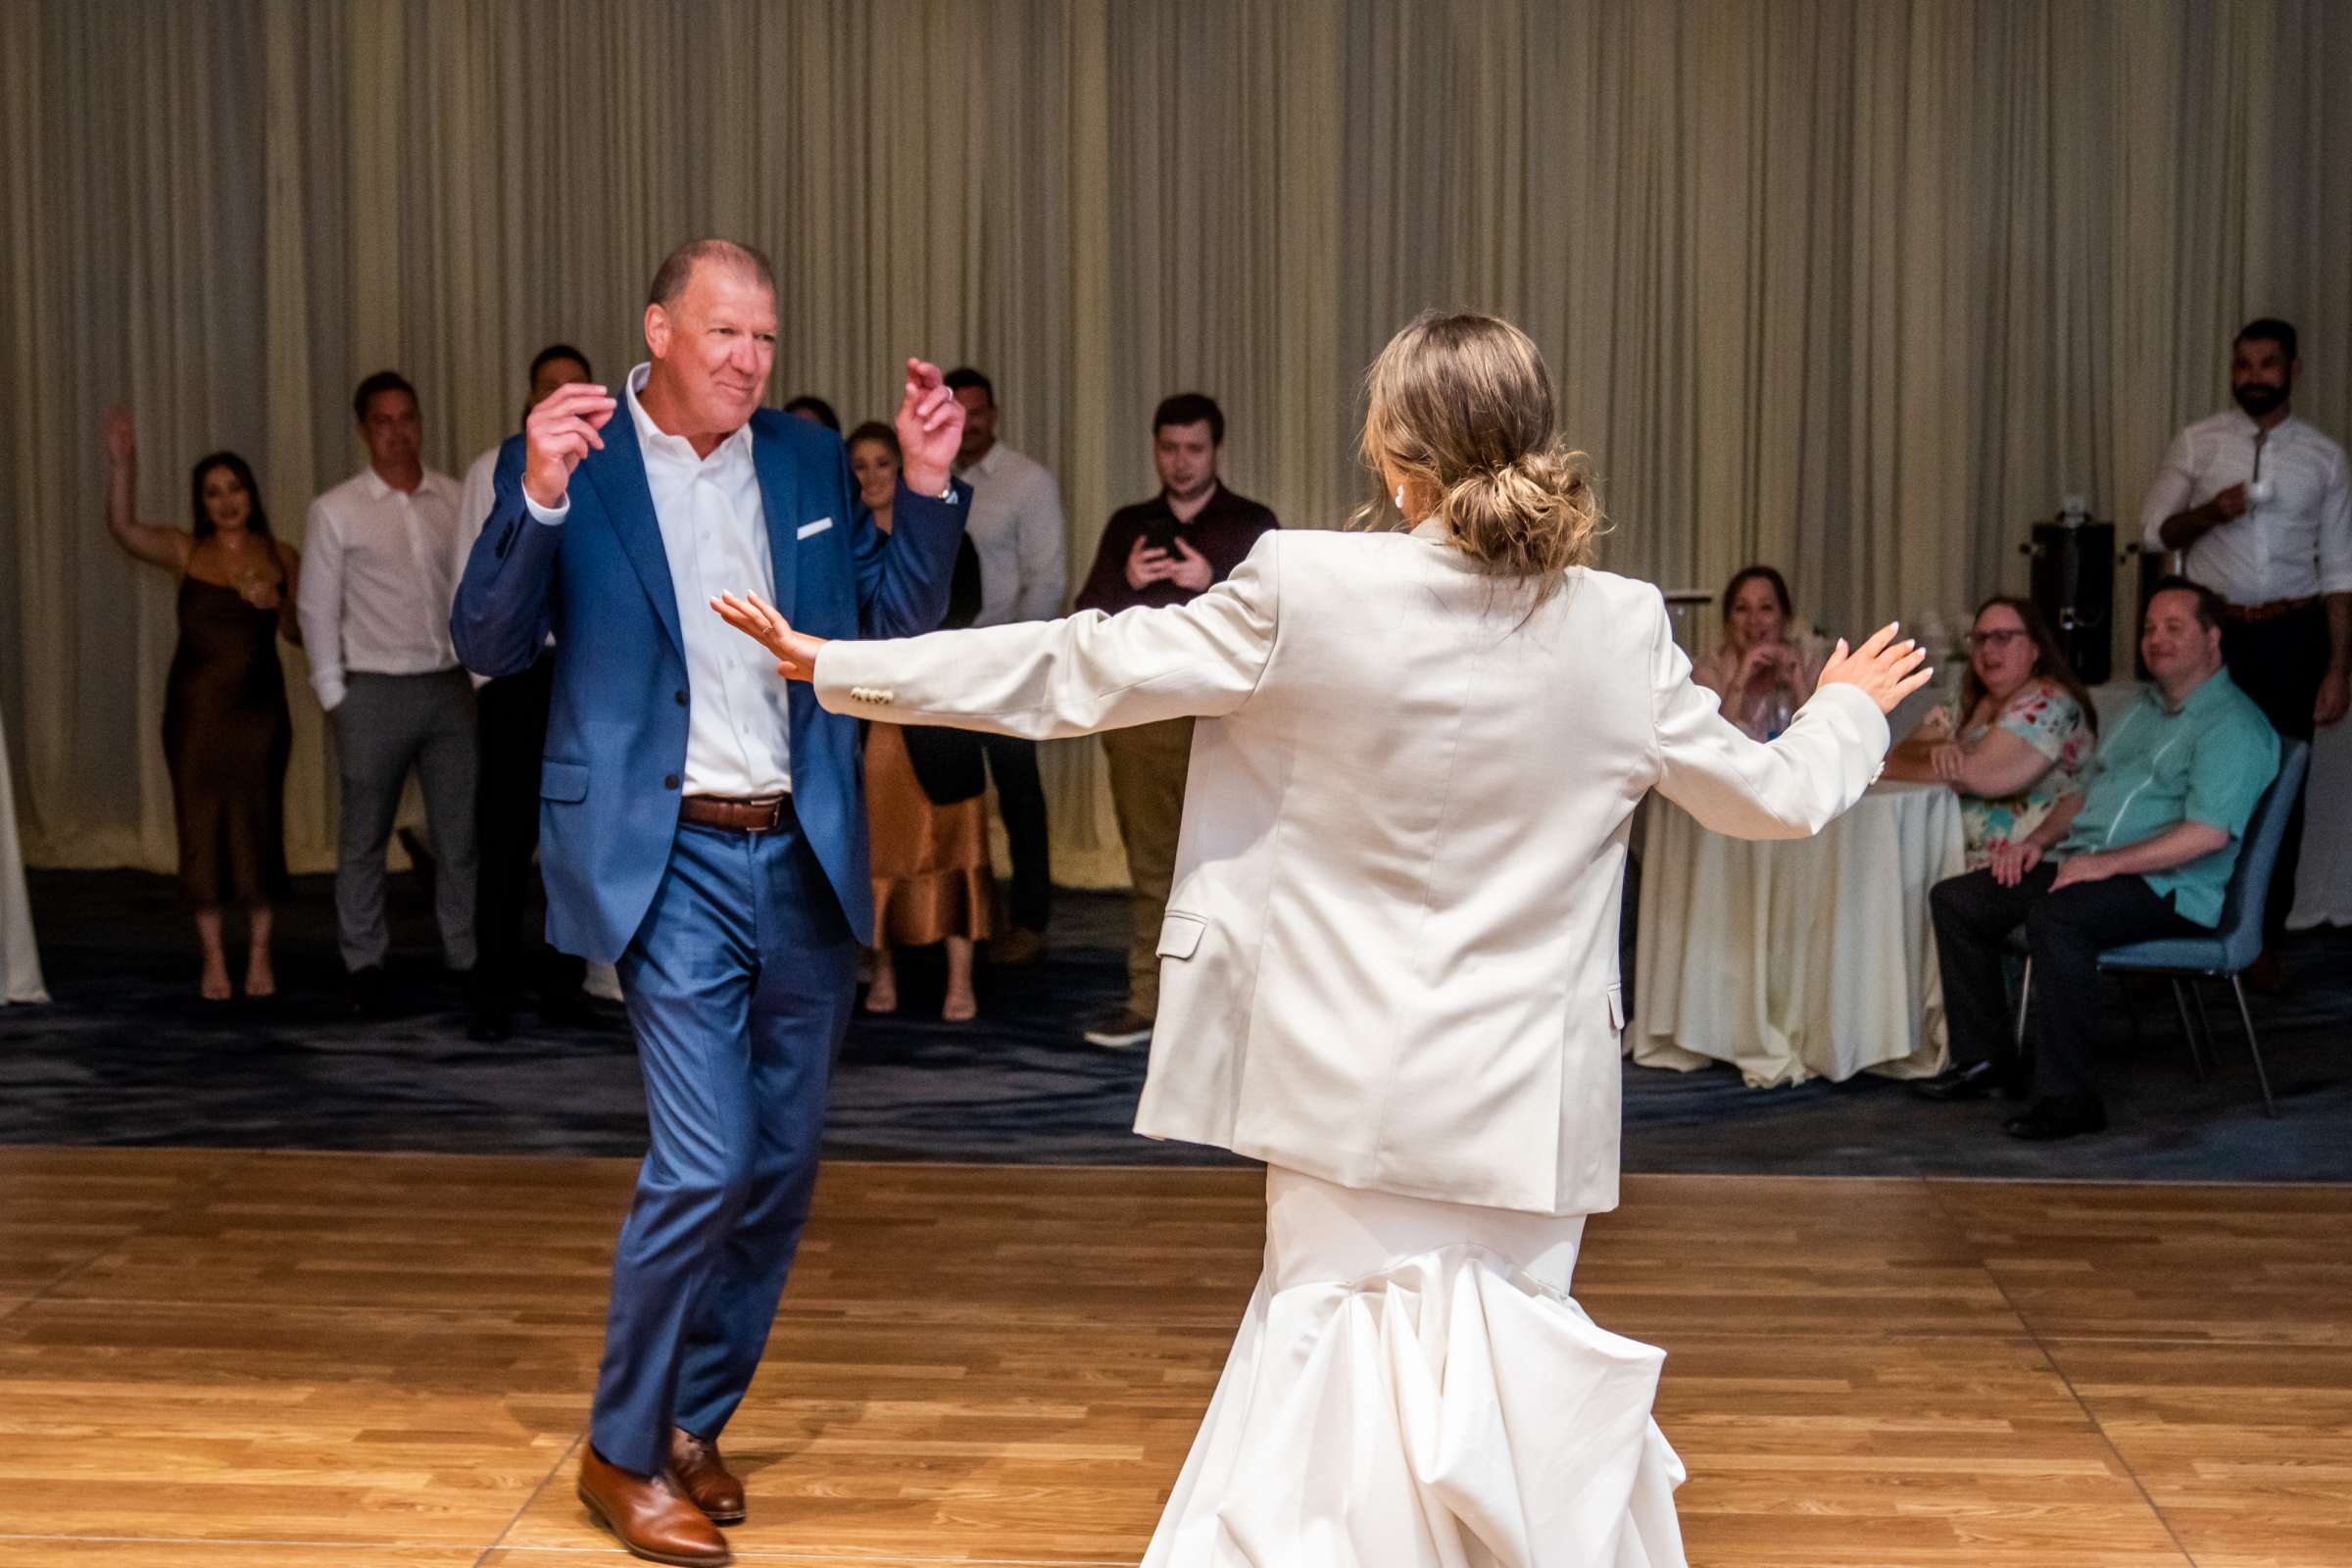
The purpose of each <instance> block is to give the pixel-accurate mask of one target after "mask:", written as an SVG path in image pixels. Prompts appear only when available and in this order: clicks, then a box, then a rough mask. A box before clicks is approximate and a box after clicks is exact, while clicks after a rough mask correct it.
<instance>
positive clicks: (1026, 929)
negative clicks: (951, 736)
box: [946, 365, 1069, 964]
mask: <svg viewBox="0 0 2352 1568" xmlns="http://www.w3.org/2000/svg"><path fill="white" fill-rule="evenodd" d="M946 385H947V387H948V389H949V390H950V391H952V392H954V393H955V394H956V402H958V403H960V404H962V405H963V444H962V446H961V447H960V448H958V449H957V451H956V478H958V479H961V480H963V481H964V482H965V483H966V484H969V485H970V486H971V487H972V516H971V520H970V522H968V523H966V524H965V525H964V537H966V538H968V539H970V540H971V542H972V551H973V554H975V555H977V556H978V557H979V558H980V613H979V615H978V616H977V617H976V618H974V620H973V621H972V624H973V625H975V626H1003V625H1006V624H1009V623H1010V622H1013V621H1019V620H1053V619H1055V618H1057V617H1058V616H1059V615H1060V614H1061V595H1062V589H1063V587H1064V585H1065V583H1066V581H1067V579H1068V576H1069V546H1068V543H1067V541H1066V539H1065V538H1064V530H1063V527H1062V520H1061V487H1060V486H1059V485H1057V484H1055V483H1054V475H1053V474H1051V473H1049V472H1047V471H1046V467H1045V466H1044V465H1043V464H1041V463H1039V462H1038V461H1037V460H1036V459H1034V458H1031V457H1028V456H1026V455H1025V454H1023V453H1019V452H1015V451H1014V450H1013V449H1012V448H1010V447H1008V446H1006V445H1005V443H1004V442H1002V441H1000V440H998V439H997V389H996V387H995V386H994V385H993V384H992V383H991V382H990V381H989V379H988V377H987V376H985V375H983V374H981V373H980V372H979V371H978V370H975V369H973V368H971V367H970V366H968V365H965V366H958V367H957V368H955V369H953V370H950V371H949V372H948V374H947V381H946ZM980 749H981V751H982V752H983V753H984V754H986V756H987V758H988V773H989V777H990V778H992V779H994V780H995V781H996V786H997V809H998V810H999V811H1000V812H1001V813H1002V814H1003V815H1004V818H1005V839H1006V841H1007V843H1008V847H1009V848H1010V849H1011V851H1012V883H1011V886H1010V887H1009V888H1008V889H1007V890H1006V894H1005V904H1006V911H1005V912H1006V913H1007V914H1008V915H1010V916H1011V921H1010V924H1011V929H1010V930H1009V931H1007V932H1006V933H1005V935H1003V936H1001V937H999V938H997V939H996V940H995V941H994V942H991V943H990V944H989V956H990V958H991V959H992V960H993V961H995V962H997V963H1002V964H1020V963H1028V962H1031V961H1033V960H1035V959H1036V958H1037V957H1038V956H1040V955H1042V954H1043V953H1044V952H1045V947H1046V936H1045V933H1046V920H1047V918H1048V917H1049V916H1050V915H1051V914H1052V913H1053V908H1054V867H1053V861H1052V858H1051V852H1050V850H1049V847H1048V844H1047V825H1046V789H1045V785H1044V783H1043V782H1042V781H1041V780H1040V779H1039V777H1038V772H1037V743H1036V742H1035V741H1033V740H1029V739H1026V738H1024V737H1022V736H1018V735H983V736H981V737H980Z"/></svg>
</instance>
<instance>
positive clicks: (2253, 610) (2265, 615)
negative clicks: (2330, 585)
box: [2222, 594, 2320, 625]
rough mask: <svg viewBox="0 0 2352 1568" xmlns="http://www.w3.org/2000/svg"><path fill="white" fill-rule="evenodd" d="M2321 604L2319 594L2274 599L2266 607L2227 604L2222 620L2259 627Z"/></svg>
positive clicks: (2225, 604) (2223, 610) (2224, 607)
mask: <svg viewBox="0 0 2352 1568" xmlns="http://www.w3.org/2000/svg"><path fill="white" fill-rule="evenodd" d="M2319 602H2320V596H2319V595H2317V594H2307V595H2305V596H2304V597H2303V598H2301V599H2274V600H2272V601H2271V602H2270V603H2269V604H2265V605H2232V604H2229V603H2227V602H2225V603H2224V604H2223V605H2222V618H2223V619H2224V620H2234V621H2238V622H2240V623H2241V624H2244V625H2258V624H2260V623H2261V622H2263V621H2266V620H2283V619H2285V618H2286V617H2287V616H2288V615H2291V614H2293V613H2295V612H2296V611H2298V610H2309V609H2310V608H2311V607H2312V606H2314V605H2316V604H2318V603H2319Z"/></svg>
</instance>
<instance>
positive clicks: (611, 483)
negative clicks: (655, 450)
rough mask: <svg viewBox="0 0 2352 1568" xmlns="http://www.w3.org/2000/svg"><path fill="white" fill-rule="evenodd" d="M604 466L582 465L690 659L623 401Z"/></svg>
mask: <svg viewBox="0 0 2352 1568" xmlns="http://www.w3.org/2000/svg"><path fill="white" fill-rule="evenodd" d="M603 435H604V438H605V450H604V451H603V453H601V454H598V456H601V457H602V459H603V461H602V462H590V463H583V464H581V465H580V471H581V472H582V473H585V474H587V475H588V478H589V482H590V483H592V484H594V485H595V486H596V493H597V495H598V496H600V497H601V498H602V499H603V501H604V503H605V515H606V516H608V517H610V518H611V519H612V520H613V532H614V533H616V534H618V535H619V536H620V549H621V554H623V555H625V556H627V557H628V558H629V564H630V565H631V566H634V567H635V568H636V570H637V580H638V582H640V583H641V584H643V585H644V588H645V596H646V598H648V599H650V600H652V601H653V602H654V613H655V614H657V615H659V616H661V617H662V630H663V631H665V632H667V633H669V645H670V647H672V648H674V649H675V650H677V654H678V657H679V658H680V659H681V660H682V659H684V658H685V657H686V638H685V635H684V633H682V632H680V631H679V630H678V589H677V584H676V582H675V581H674V580H673V579H672V578H671V576H670V574H669V552H668V551H666V550H664V549H662V519H661V518H660V517H658V516H656V515H654V491H653V487H652V485H650V484H649V483H647V481H646V477H645V452H644V450H643V449H642V448H640V447H639V446H638V445H637V421H636V420H635V419H633V418H631V417H629V408H628V403H627V401H626V399H625V398H624V399H623V401H622V403H621V406H620V407H619V408H618V409H615V410H614V411H613V417H612V418H610V419H607V420H606V421H605V428H604V431H603Z"/></svg>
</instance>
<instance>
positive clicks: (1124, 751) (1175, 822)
mask: <svg viewBox="0 0 2352 1568" xmlns="http://www.w3.org/2000/svg"><path fill="white" fill-rule="evenodd" d="M1103 755H1104V756H1105V757H1107V758H1108V759H1109V760H1110V800H1111V805H1112V807H1113V808H1115V809H1116V810H1117V811H1118V816H1119V840H1120V842H1121V843H1122V844H1124V845H1125V846H1126V849H1127V872H1128V876H1129V877H1130V879H1131V880H1132V881H1133V883H1134V885H1135V891H1134V894H1133V895H1132V897H1131V899H1130V902H1129V910H1130V917H1131V918H1132V920H1133V922H1134V929H1133V931H1132V932H1131V933H1130V935H1129V939H1128V943H1127V1005H1128V1006H1130V1007H1132V1008H1134V1009H1135V1011H1136V1012H1138V1013H1139V1014H1141V1015H1142V1016H1144V1017H1146V1018H1149V1017H1151V1016H1152V1015H1153V1014H1154V1013H1156V1012H1157V1011H1158V1010H1159V956H1158V952H1159V922H1160V919H1161V917H1162V916H1164V915H1165V914H1166V913H1167V911H1168V890H1169V888H1170V887H1172V886H1174V884H1175V881H1176V834H1177V830H1178V829H1179V828H1181V827H1182V826H1183V825H1184V773H1185V769H1186V768H1187V767H1188V766H1190V765H1191V762H1192V756H1193V721H1192V720H1191V719H1189V718H1170V719H1163V720H1162V721H1160V722H1159V723H1156V724H1138V725H1136V726H1135V727H1133V728H1132V729H1114V730H1106V731H1104V732H1103Z"/></svg>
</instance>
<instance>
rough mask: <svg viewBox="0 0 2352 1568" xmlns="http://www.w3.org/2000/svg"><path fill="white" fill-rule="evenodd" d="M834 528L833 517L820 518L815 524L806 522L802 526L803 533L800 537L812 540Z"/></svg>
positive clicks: (801, 532)
mask: <svg viewBox="0 0 2352 1568" xmlns="http://www.w3.org/2000/svg"><path fill="white" fill-rule="evenodd" d="M832 526H833V519H832V518H831V517H819V518H817V519H816V520H815V521H814V522H804V523H802V524H801V531H800V534H799V536H798V537H800V538H803V539H808V538H811V537H813V536H815V535H817V534H820V533H823V532H824V531H825V530H826V529H827V528H830V527H832Z"/></svg>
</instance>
